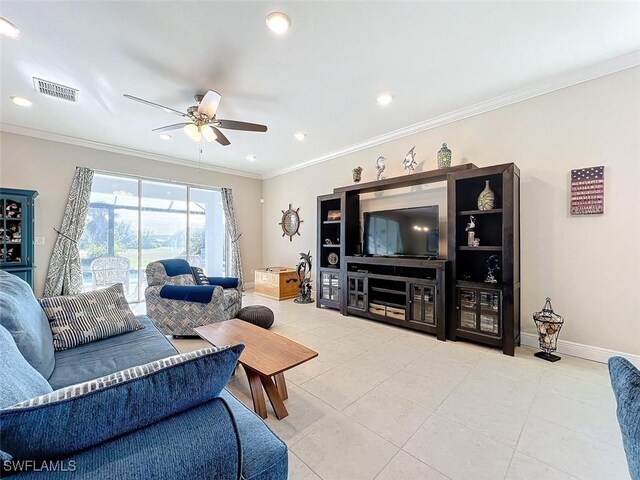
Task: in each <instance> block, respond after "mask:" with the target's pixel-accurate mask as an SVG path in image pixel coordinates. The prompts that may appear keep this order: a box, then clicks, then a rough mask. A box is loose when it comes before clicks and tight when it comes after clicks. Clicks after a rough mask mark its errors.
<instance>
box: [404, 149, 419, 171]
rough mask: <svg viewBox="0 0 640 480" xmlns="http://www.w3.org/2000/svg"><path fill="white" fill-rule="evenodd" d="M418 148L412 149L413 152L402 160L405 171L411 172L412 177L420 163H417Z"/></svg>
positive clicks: (410, 151)
mask: <svg viewBox="0 0 640 480" xmlns="http://www.w3.org/2000/svg"><path fill="white" fill-rule="evenodd" d="M415 150H416V147H415V145H414V146H413V147H412V148H411V150H409V152H408V153H407V154H406V155H405V156H404V160H402V164H403V165H404V169H405V170H409V175H411V174H412V173H413V171H414V170H415V169H416V165H418V162H416V152H415Z"/></svg>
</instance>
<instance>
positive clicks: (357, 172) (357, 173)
mask: <svg viewBox="0 0 640 480" xmlns="http://www.w3.org/2000/svg"><path fill="white" fill-rule="evenodd" d="M352 173H353V181H354V182H355V183H358V182H359V181H360V180H362V167H356V168H354V169H353V170H352Z"/></svg>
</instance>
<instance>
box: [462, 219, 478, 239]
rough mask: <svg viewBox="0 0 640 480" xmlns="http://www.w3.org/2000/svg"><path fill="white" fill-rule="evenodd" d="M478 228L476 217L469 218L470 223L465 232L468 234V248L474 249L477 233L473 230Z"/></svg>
mask: <svg viewBox="0 0 640 480" xmlns="http://www.w3.org/2000/svg"><path fill="white" fill-rule="evenodd" d="M474 228H476V217H474V216H473V215H471V216H470V217H469V223H467V228H465V229H464V230H465V232H467V247H473V242H474V241H475V238H476V232H475V231H474V230H473V229H474Z"/></svg>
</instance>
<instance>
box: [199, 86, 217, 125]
mask: <svg viewBox="0 0 640 480" xmlns="http://www.w3.org/2000/svg"><path fill="white" fill-rule="evenodd" d="M220 100H222V96H221V95H220V94H219V93H218V92H214V91H213V90H209V91H208V92H207V93H206V95H205V96H204V97H203V99H202V101H201V102H200V105H198V113H204V114H205V115H206V116H207V117H208V118H213V117H215V116H216V112H217V111H218V105H220Z"/></svg>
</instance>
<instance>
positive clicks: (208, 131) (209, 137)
mask: <svg viewBox="0 0 640 480" xmlns="http://www.w3.org/2000/svg"><path fill="white" fill-rule="evenodd" d="M200 133H202V136H203V137H204V139H205V140H206V141H207V142H213V141H214V140H215V139H216V138H218V136H217V135H216V132H214V131H213V129H212V128H211V127H210V126H209V125H202V126H201V127H200Z"/></svg>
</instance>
